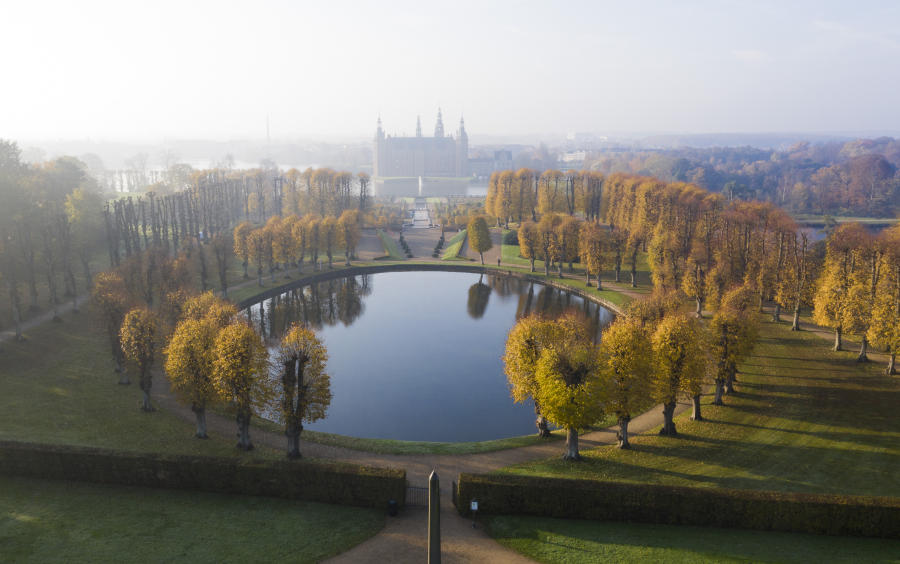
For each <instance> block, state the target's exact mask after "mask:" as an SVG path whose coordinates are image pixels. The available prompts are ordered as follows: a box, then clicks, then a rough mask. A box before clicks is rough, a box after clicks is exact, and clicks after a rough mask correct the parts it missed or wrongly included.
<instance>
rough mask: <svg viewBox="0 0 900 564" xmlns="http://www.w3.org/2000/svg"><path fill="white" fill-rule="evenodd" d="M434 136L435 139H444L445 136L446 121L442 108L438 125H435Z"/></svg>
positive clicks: (439, 112) (439, 110)
mask: <svg viewBox="0 0 900 564" xmlns="http://www.w3.org/2000/svg"><path fill="white" fill-rule="evenodd" d="M434 136H435V137H443V136H444V119H443V118H442V117H441V109H440V108H438V117H437V123H435V124H434Z"/></svg>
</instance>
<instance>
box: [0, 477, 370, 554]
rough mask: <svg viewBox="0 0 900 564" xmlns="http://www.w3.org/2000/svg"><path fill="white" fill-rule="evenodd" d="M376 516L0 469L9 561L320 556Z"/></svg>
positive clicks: (361, 531)
mask: <svg viewBox="0 0 900 564" xmlns="http://www.w3.org/2000/svg"><path fill="white" fill-rule="evenodd" d="M383 525H384V517H383V515H382V512H381V511H379V510H375V509H362V508H356V507H342V506H335V505H324V504H319V503H307V502H298V501H290V500H282V499H272V498H263V497H248V496H235V495H223V494H210V493H200V492H185V491H176V490H151V489H143V488H132V487H123V486H107V485H98V484H83V483H67V482H49V481H42V480H33V479H25V478H11V477H5V476H0V546H2V547H3V548H2V550H0V552H2V560H4V561H6V562H41V563H44V562H171V561H182V562H226V561H230V562H242V561H243V562H250V561H257V562H259V561H268V562H271V561H290V562H318V561H320V560H322V559H324V558H327V557H329V556H332V555H335V554H339V553H341V552H343V551H345V550H347V549H349V548H350V547H352V546H355V545H356V544H359V543H360V542H362V541H364V540H366V539H367V538H369V537H371V536H372V535H374V534H376V533H377V532H378V531H379V530H380V529H381V528H382V526H383Z"/></svg>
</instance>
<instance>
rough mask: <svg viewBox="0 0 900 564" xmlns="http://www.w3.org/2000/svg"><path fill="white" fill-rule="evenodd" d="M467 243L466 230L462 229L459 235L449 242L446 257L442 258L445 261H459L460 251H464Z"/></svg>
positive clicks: (445, 252)
mask: <svg viewBox="0 0 900 564" xmlns="http://www.w3.org/2000/svg"><path fill="white" fill-rule="evenodd" d="M465 242H466V230H465V229H462V230H460V232H459V233H457V234H456V235H454V236H453V237H451V238H450V240H449V241H447V250H446V251H444V255H443V256H442V257H441V258H442V259H443V260H457V259H459V251H460V249H462V246H463V243H465Z"/></svg>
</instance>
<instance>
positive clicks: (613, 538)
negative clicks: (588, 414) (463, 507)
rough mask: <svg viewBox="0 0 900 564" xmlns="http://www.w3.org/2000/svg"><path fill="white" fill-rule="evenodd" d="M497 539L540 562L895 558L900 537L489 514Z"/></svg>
mask: <svg viewBox="0 0 900 564" xmlns="http://www.w3.org/2000/svg"><path fill="white" fill-rule="evenodd" d="M488 525H489V527H488V529H489V532H490V534H491V536H493V537H494V538H495V539H496V540H497V541H498V542H500V543H501V544H503V545H504V546H507V547H509V548H511V549H513V550H516V551H518V552H521V553H522V554H525V555H526V556H528V557H529V558H532V559H534V560H537V561H538V562H554V563H556V562H584V563H593V562H596V563H600V562H641V563H643V562H667V563H668V562H684V563H690V564H694V563H697V562H798V563H804V564H805V563H808V562H854V563H855V562H898V561H900V541H898V540H887V539H871V538H854V537H829V536H825V535H806V534H797V533H778V532H764V531H747V530H737V529H717V528H713V527H683V526H672V525H647V524H637V523H606V522H600V521H577V520H567V519H542V518H537V517H506V516H500V517H491V518H490V519H488Z"/></svg>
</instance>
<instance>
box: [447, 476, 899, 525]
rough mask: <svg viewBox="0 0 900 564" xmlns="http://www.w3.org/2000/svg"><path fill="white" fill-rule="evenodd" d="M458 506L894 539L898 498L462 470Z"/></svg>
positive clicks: (507, 512) (500, 512)
mask: <svg viewBox="0 0 900 564" xmlns="http://www.w3.org/2000/svg"><path fill="white" fill-rule="evenodd" d="M457 488H458V491H457V492H455V494H456V498H457V499H459V500H461V501H462V503H460V504H458V505H457V509H458V510H459V512H460V513H461V514H462V515H468V514H469V500H472V499H477V500H478V512H479V513H486V514H492V515H537V516H542V517H560V518H570V519H593V520H602V521H629V522H638V523H661V524H668V525H697V526H712V527H733V528H742V529H760V530H767V531H768V530H772V531H790V532H802V533H818V534H827V535H850V536H865V537H887V538H900V498H895V497H865V496H841V495H825V494H799V493H783V492H764V491H749V490H726V489H704V488H688V487H675V486H660V485H654V484H629V483H622V482H599V481H595V480H568V479H559V478H540V477H529V476H507V475H480V474H460V475H459V484H458V486H457Z"/></svg>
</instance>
